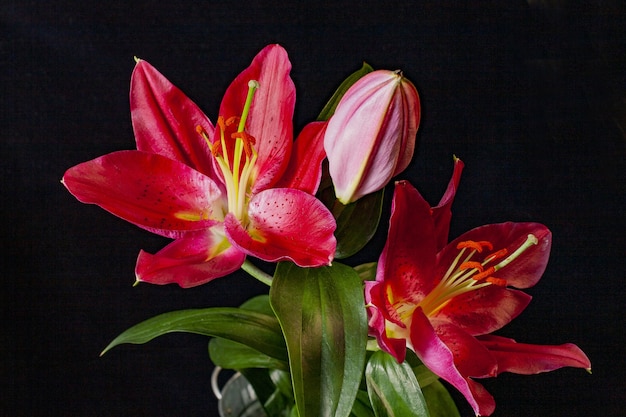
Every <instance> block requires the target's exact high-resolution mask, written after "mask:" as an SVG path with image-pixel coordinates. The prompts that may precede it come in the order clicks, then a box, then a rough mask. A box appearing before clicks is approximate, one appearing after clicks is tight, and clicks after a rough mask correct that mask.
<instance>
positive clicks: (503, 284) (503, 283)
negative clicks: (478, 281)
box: [485, 277, 506, 287]
mask: <svg viewBox="0 0 626 417" xmlns="http://www.w3.org/2000/svg"><path fill="white" fill-rule="evenodd" d="M485 281H487V282H489V283H490V284H493V285H497V286H498V287H506V280H505V279H502V278H496V277H487V278H486V279H485Z"/></svg>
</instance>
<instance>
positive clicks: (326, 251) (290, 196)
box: [224, 188, 337, 267]
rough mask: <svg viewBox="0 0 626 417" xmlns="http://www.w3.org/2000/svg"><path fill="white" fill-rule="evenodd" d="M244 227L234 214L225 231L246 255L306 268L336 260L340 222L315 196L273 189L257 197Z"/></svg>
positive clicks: (252, 200)
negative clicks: (337, 221)
mask: <svg viewBox="0 0 626 417" xmlns="http://www.w3.org/2000/svg"><path fill="white" fill-rule="evenodd" d="M248 217H249V224H248V225H247V226H246V227H244V226H243V225H242V224H241V222H240V221H239V220H238V219H237V218H236V217H235V216H234V215H232V214H231V213H229V214H228V215H227V216H226V219H225V221H224V228H225V231H226V235H227V236H228V238H229V239H230V241H231V243H233V244H234V245H236V246H238V247H239V248H240V249H241V250H242V251H243V252H245V253H247V254H249V255H252V256H255V257H257V258H259V259H263V260H265V261H269V262H276V261H280V260H291V261H293V262H295V263H296V264H297V265H299V266H302V267H311V266H322V265H328V264H330V262H331V261H332V259H333V256H334V253H335V248H336V244H337V242H336V240H335V236H334V235H333V233H334V231H335V228H336V223H335V219H334V218H333V216H332V214H331V213H330V212H329V211H328V209H327V208H326V207H324V205H323V204H322V203H321V202H320V201H319V200H318V199H316V198H315V197H313V196H311V195H309V194H307V193H305V192H302V191H300V190H294V189H291V188H272V189H269V190H265V191H262V192H260V193H259V194H256V195H254V196H253V197H252V199H251V200H250V204H249V207H248Z"/></svg>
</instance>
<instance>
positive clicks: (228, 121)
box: [226, 116, 240, 126]
mask: <svg viewBox="0 0 626 417" xmlns="http://www.w3.org/2000/svg"><path fill="white" fill-rule="evenodd" d="M239 120H240V118H239V117H237V116H231V117H229V118H228V119H226V126H230V125H232V124H235V123H238V122H239Z"/></svg>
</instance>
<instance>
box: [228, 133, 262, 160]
mask: <svg viewBox="0 0 626 417" xmlns="http://www.w3.org/2000/svg"><path fill="white" fill-rule="evenodd" d="M230 136H231V137H232V138H233V139H241V142H242V143H243V151H244V152H245V153H246V156H247V157H248V158H250V157H252V145H254V144H255V143H256V139H255V138H254V136H252V135H249V134H247V133H246V132H235V133H233V134H232V135H230Z"/></svg>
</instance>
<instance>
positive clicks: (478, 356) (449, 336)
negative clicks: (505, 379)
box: [430, 318, 498, 378]
mask: <svg viewBox="0 0 626 417" xmlns="http://www.w3.org/2000/svg"><path fill="white" fill-rule="evenodd" d="M430 323H431V325H432V326H433V328H434V329H435V333H437V336H438V337H439V339H441V341H443V343H445V344H446V346H448V349H450V352H452V355H453V356H454V364H455V366H456V368H457V369H458V370H459V372H460V373H461V374H462V375H464V376H466V377H474V378H486V377H494V376H496V375H497V368H498V364H497V361H496V358H495V357H494V356H493V355H491V353H490V352H489V350H488V349H487V348H486V347H485V346H483V345H482V344H481V343H480V342H479V341H478V340H476V338H475V337H473V336H472V335H470V334H469V333H467V332H465V331H464V330H463V329H461V328H459V327H458V326H455V325H454V324H451V323H449V322H446V321H445V320H438V319H433V318H431V319H430Z"/></svg>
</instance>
